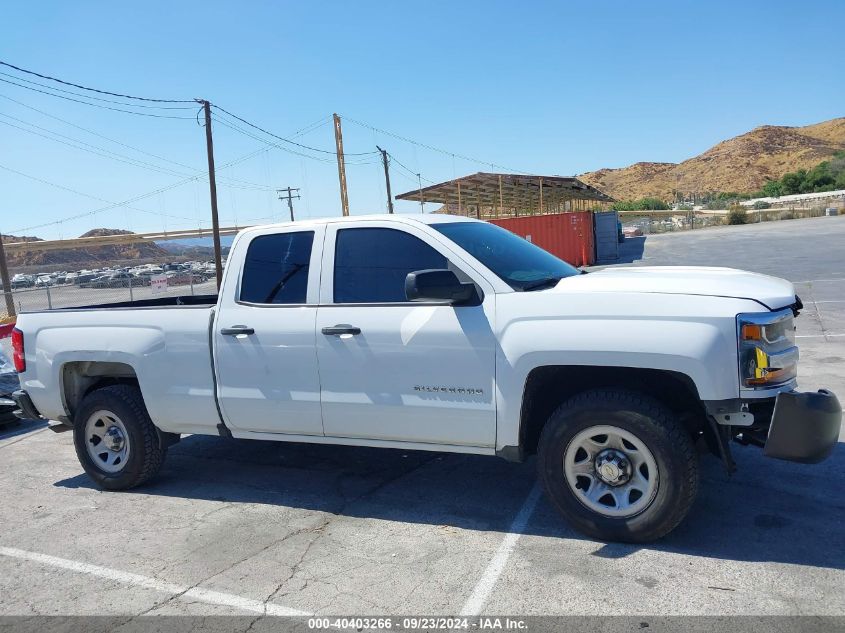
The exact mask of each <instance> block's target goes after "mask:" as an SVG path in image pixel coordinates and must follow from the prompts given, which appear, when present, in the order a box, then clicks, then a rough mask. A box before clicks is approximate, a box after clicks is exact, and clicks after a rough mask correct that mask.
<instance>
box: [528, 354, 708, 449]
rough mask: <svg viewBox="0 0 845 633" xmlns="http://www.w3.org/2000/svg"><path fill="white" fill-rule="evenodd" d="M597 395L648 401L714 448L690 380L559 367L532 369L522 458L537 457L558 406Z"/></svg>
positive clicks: (660, 373)
mask: <svg viewBox="0 0 845 633" xmlns="http://www.w3.org/2000/svg"><path fill="white" fill-rule="evenodd" d="M592 389H625V390H628V391H638V392H640V393H644V394H646V395H649V396H651V397H652V398H654V399H655V400H658V401H659V402H661V403H663V404H664V405H665V406H667V407H668V408H669V409H671V410H672V411H673V412H674V413H675V414H676V415H678V417H679V419H680V420H681V421H682V422H683V423H684V425H685V426H686V427H687V429H688V430H689V431H690V434H691V435H692V436H693V439H694V440H697V439H698V438H700V437H702V436H705V439H706V440H707V442H708V446H709V444H710V439H709V438H708V437H707V435H708V434H709V433H710V431H709V427H708V425H707V419H706V413H705V411H704V407H703V405H702V404H701V400H700V398H699V396H698V389H696V387H695V383H693V381H692V379H691V378H690V377H689V376H687V375H686V374H682V373H679V372H674V371H665V370H659V369H642V368H639V367H591V366H583V365H555V366H547V367H537V368H535V369H533V370H532V371H531V373H530V374H528V378H527V379H526V381H525V391H524V394H523V398H522V411H521V414H520V426H519V443H520V446H521V447H522V453H523V454H525V455H530V454H533V453H536V452H537V441H538V440H539V438H540V432H541V431H542V429H543V425H544V424H545V423H546V421H547V420H548V419H549V416H551V414H552V412H553V411H554V410H555V409H557V407H558V406H560V405H561V404H562V403H563V402H564V401H566V400H568V399H569V398H571V397H572V396H574V395H576V394H578V393H582V392H584V391H589V390H592Z"/></svg>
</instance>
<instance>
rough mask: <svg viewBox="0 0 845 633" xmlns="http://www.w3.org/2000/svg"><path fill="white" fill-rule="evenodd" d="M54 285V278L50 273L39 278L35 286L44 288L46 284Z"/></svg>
mask: <svg viewBox="0 0 845 633" xmlns="http://www.w3.org/2000/svg"><path fill="white" fill-rule="evenodd" d="M52 285H54V281H53V278H52V277H50V275H41V276H40V277H38V279H36V280H35V287H36V288H43V287H44V286H52Z"/></svg>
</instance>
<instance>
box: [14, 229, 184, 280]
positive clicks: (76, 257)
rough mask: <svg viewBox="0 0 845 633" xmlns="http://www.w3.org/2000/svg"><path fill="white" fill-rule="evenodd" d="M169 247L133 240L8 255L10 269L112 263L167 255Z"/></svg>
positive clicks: (106, 232)
mask: <svg viewBox="0 0 845 633" xmlns="http://www.w3.org/2000/svg"><path fill="white" fill-rule="evenodd" d="M131 232H132V231H121V230H120V229H92V230H90V231H88V232H87V233H83V234H82V235H80V236H79V237H95V236H99V235H124V234H128V233H131ZM39 239H40V238H37V237H15V236H13V235H4V236H3V242H4V243H8V242H32V241H38V240H39ZM166 257H167V251H165V250H164V249H162V248H160V247H159V246H158V245H156V244H155V243H152V242H136V243H130V244H116V245H113V246H93V247H90V248H73V249H70V248H68V249H62V250H57V251H32V252H23V253H8V254H7V258H8V261H9V267H10V268H11V269H13V270H14V269H15V268H19V267H25V266H53V265H59V264H77V265H92V264H97V263H103V264H105V263H112V262H117V261H124V260H135V259H146V258H166Z"/></svg>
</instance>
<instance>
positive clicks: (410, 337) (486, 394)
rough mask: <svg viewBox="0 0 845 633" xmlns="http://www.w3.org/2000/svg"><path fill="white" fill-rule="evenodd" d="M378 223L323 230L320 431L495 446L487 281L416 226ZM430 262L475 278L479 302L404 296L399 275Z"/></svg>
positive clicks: (319, 325) (319, 319)
mask: <svg viewBox="0 0 845 633" xmlns="http://www.w3.org/2000/svg"><path fill="white" fill-rule="evenodd" d="M381 224H382V223H379V222H378V221H372V222H367V223H366V224H365V223H358V224H356V225H353V226H349V225H344V224H343V223H336V224H330V225H329V226H328V228H327V229H326V231H327V232H326V241H325V248H324V255H323V272H322V285H321V301H320V307H319V309H318V314H317V356H318V359H319V366H320V377H321V399H322V410H323V426H324V430H325V433H326V435H327V436H335V437H348V438H366V439H368V440H385V441H394V442H395V441H403V442H419V443H426V444H440V445H461V446H478V447H490V446H494V445H495V440H496V411H495V405H494V398H493V386H494V365H495V337H494V335H493V329H492V327H491V321H492V318H493V306H494V304H493V302H494V296H495V295H494V294H493V292H492V288H491V287H489V285H488V284H487V282H486V281H485V280H483V279H482V278H480V277H478V276H477V275H475V274H474V273H472V272H471V271H470V270H469V269H467V267H466V266H465V265H462V264H461V263H460V262H458V261H456V260H455V259H454V258H455V257H456V254H454V253H453V254H451V255H450V251H448V250H447V249H446V247H445V246H443V245H442V244H438V243H437V242H436V241H434V240H432V238H431V236H429V235H427V234H426V233H425V231H424V230H423V229H422V228H419V227H416V226H414V225H399V224H397V223H395V222H393V223H384V225H381ZM432 268H439V269H442V268H450V269H452V270H454V271H455V273H456V274H457V275H458V276H459V277H461V278H462V280H464V281H473V282H475V283H476V284H477V285H478V286H479V288H480V289H481V290H482V292H483V294H484V298H483V301H482V303H481V305H466V306H452V305H444V304H442V303H440V304H426V303H412V302H409V301H407V299H406V298H405V277H406V276H407V274H408V273H409V272H413V271H417V270H425V269H432ZM344 327H347V328H348V330H349V331H348V333H341V332H340V330H342V329H343V328H344Z"/></svg>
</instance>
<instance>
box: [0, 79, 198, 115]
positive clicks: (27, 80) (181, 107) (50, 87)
mask: <svg viewBox="0 0 845 633" xmlns="http://www.w3.org/2000/svg"><path fill="white" fill-rule="evenodd" d="M0 75H3V76H4V77H9V78H11V79H15V80H16V81H22V82H24V83H27V84H30V85H32V86H38V87H39V88H45V89H47V90H52V91H54V92H62V93H64V94H68V95H73V96H74V97H81V98H83V99H90V100H92V101H103V102H105V103H114V104H117V105H123V106H129V107H130V108H153V109H158V110H193V109H194V108H193V107H192V106H160V105H148V104H146V103H126V102H125V101H115V100H114V99H104V98H103V97H91V96H89V95H81V94H79V93H78V92H73V91H71V90H63V89H62V88H55V87H53V86H47V85H45V84H42V83H38V82H37V81H30V80H29V79H24V78H23V77H18V76H17V75H11V74H9V73H4V72H0Z"/></svg>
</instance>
